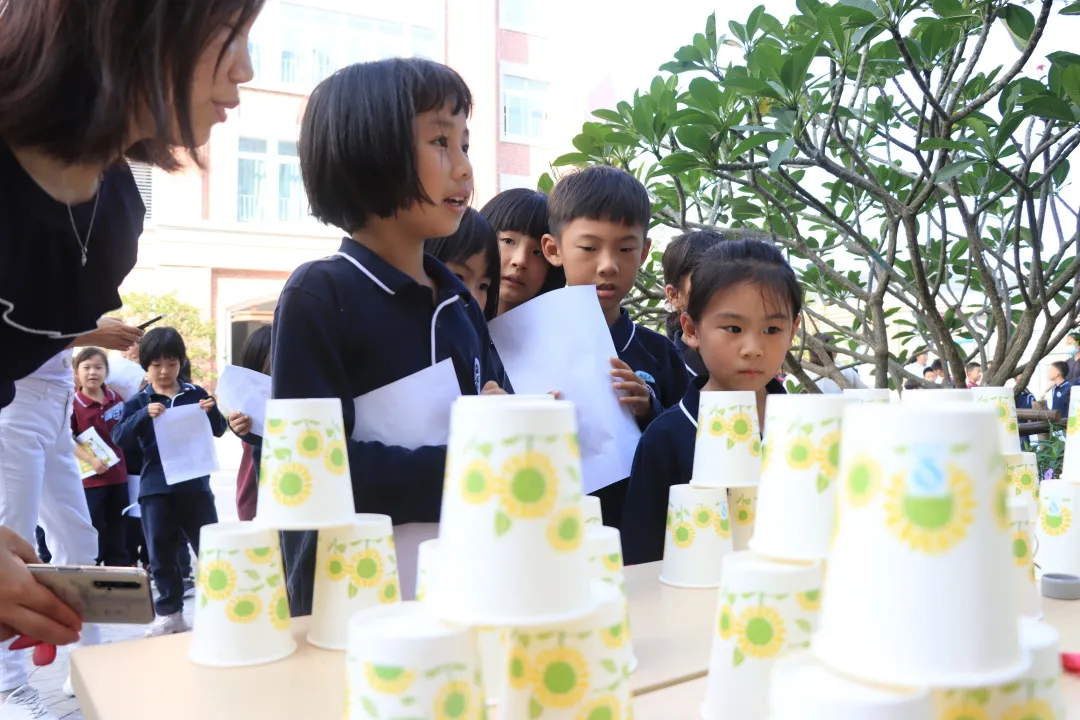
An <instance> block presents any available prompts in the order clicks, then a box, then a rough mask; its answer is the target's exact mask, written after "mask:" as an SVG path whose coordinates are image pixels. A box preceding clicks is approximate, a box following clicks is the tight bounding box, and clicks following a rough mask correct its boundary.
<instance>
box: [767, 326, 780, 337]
mask: <svg viewBox="0 0 1080 720" xmlns="http://www.w3.org/2000/svg"><path fill="white" fill-rule="evenodd" d="M780 330H781V328H778V327H776V326H775V325H774V326H772V327H767V328H765V334H766V335H776V334H777V333H779V332H780Z"/></svg>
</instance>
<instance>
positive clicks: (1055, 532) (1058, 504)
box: [1035, 393, 1080, 575]
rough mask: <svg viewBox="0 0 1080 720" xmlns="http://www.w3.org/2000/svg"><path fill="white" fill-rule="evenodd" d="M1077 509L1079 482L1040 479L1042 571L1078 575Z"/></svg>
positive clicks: (1037, 539) (1038, 528)
mask: <svg viewBox="0 0 1080 720" xmlns="http://www.w3.org/2000/svg"><path fill="white" fill-rule="evenodd" d="M1077 394H1080V393H1077ZM1066 457H1068V456H1066ZM1078 512H1080V485H1078V484H1076V483H1071V482H1068V481H1065V480H1043V481H1042V484H1041V485H1040V486H1039V519H1038V522H1037V523H1036V525H1035V564H1036V565H1038V566H1039V570H1040V571H1042V573H1044V574H1045V573H1064V574H1066V575H1080V530H1078V529H1077V527H1076V523H1077V522H1078V521H1080V518H1078V517H1077V513H1078Z"/></svg>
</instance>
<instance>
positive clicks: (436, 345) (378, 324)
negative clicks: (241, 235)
mask: <svg viewBox="0 0 1080 720" xmlns="http://www.w3.org/2000/svg"><path fill="white" fill-rule="evenodd" d="M424 270H425V272H426V273H427V274H428V276H429V277H431V278H432V279H433V280H434V281H435V285H436V287H437V288H438V292H437V297H433V295H432V292H431V290H430V289H429V288H426V287H424V286H422V285H420V284H419V283H417V282H416V281H415V280H413V279H412V278H411V277H409V276H408V275H406V274H405V273H403V272H401V271H400V270H398V269H397V268H395V267H393V266H392V265H390V264H389V263H387V262H386V261H385V260H383V259H382V258H380V257H379V256H378V255H376V254H375V253H374V252H372V251H371V250H368V249H367V248H365V247H364V246H363V245H360V244H359V243H357V242H355V241H354V240H352V239H351V238H345V239H344V240H342V243H341V247H340V249H339V252H338V253H337V254H335V255H333V256H331V257H329V258H325V259H322V260H316V261H314V262H310V263H307V264H305V265H301V266H300V267H299V268H298V269H297V270H296V271H295V272H294V273H293V274H292V277H290V278H289V281H288V282H287V283H286V285H285V289H284V290H283V291H282V293H281V298H280V300H279V301H278V305H277V310H276V311H275V313H274V326H273V327H274V330H273V343H272V347H273V362H272V367H273V369H274V370H273V373H272V376H273V397H275V398H327V397H329V398H338V399H340V400H341V410H342V415H343V418H344V421H345V435H346V436H351V435H352V432H353V427H354V423H355V419H356V418H355V409H354V406H353V400H354V398H356V397H358V396H360V395H363V394H365V393H368V392H371V391H372V390H376V389H378V388H381V387H383V386H385V385H389V384H390V383H392V382H395V381H397V380H401V379H402V378H404V377H407V376H409V375H412V374H414V373H416V372H419V371H421V370H423V369H425V368H427V367H430V366H432V365H434V364H435V363H437V362H440V361H442V360H445V359H447V358H450V359H451V360H452V361H453V364H454V371H455V373H456V375H457V380H458V384H459V386H460V390H461V393H462V394H464V395H476V394H478V393H479V391H480V389H481V388H482V387H483V386H484V385H485V384H486V383H487V382H488V381H489V380H495V381H496V382H498V383H499V384H500V387H501V386H503V385H504V384H505V382H506V378H505V374H504V373H502V372H500V371H499V370H498V369H497V365H496V360H495V357H496V355H495V349H494V346H493V345H492V344H491V339H490V337H489V336H488V331H487V323H486V322H485V320H484V313H483V310H481V308H480V306H479V305H477V304H476V301H475V300H474V299H473V298H472V295H470V293H469V291H468V289H467V288H466V287H465V286H464V285H463V284H462V283H461V281H460V280H458V279H457V278H456V277H455V276H454V274H453V273H451V272H450V270H449V269H447V267H446V266H445V265H443V264H442V263H441V262H439V261H438V260H436V259H435V258H434V257H432V256H430V255H425V256H424ZM347 447H348V453H349V465H350V468H351V472H352V484H353V497H354V499H355V502H356V509H357V510H358V511H363V512H369V513H383V514H386V515H389V516H390V517H391V518H392V519H393V522H394V524H395V525H398V524H402V523H410V522H438V520H439V511H440V507H441V504H442V488H443V470H444V466H445V463H446V447H445V446H427V447H419V448H416V449H414V450H410V449H406V448H404V447H397V446H391V445H385V444H383V443H379V442H359V441H356V440H352V439H351V437H350V439H349V440H348V441H347ZM315 539H316V535H315V533H285V536H284V540H283V542H284V545H285V547H284V548H283V552H284V555H285V560H286V566H287V569H288V584H289V594H290V597H291V602H292V611H293V614H294V615H301V614H307V613H308V612H310V606H311V594H312V590H313V583H314V566H315Z"/></svg>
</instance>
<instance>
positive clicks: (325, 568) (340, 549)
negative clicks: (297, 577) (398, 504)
mask: <svg viewBox="0 0 1080 720" xmlns="http://www.w3.org/2000/svg"><path fill="white" fill-rule="evenodd" d="M353 517H354V519H353V522H351V523H349V524H348V525H341V526H339V527H335V528H324V529H322V530H320V531H319V539H318V543H319V544H318V548H317V550H316V554H315V592H314V597H313V599H312V609H311V630H310V631H309V632H308V636H307V637H308V642H310V643H311V644H312V645H315V646H317V647H321V648H325V649H327V650H344V649H345V648H346V647H348V644H349V637H348V629H349V618H350V617H352V615H353V614H354V613H355V612H356V611H357V610H363V609H364V608H369V607H374V606H376V605H387V604H390V603H396V602H401V582H400V580H399V579H398V567H397V553H396V552H395V550H394V528H393V525H392V524H391V522H390V516H389V515H374V514H371V513H359V514H357V515H354V516H353Z"/></svg>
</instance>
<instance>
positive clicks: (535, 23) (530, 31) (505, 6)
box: [499, 0, 551, 35]
mask: <svg viewBox="0 0 1080 720" xmlns="http://www.w3.org/2000/svg"><path fill="white" fill-rule="evenodd" d="M550 18H551V11H550V10H548V11H547V12H543V11H542V9H541V7H540V3H539V2H538V1H537V0H499V27H501V28H503V29H504V30H513V31H514V32H520V33H525V34H527V35H546V34H547V32H548V29H549V28H548V25H547V23H548V21H549V20H550Z"/></svg>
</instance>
